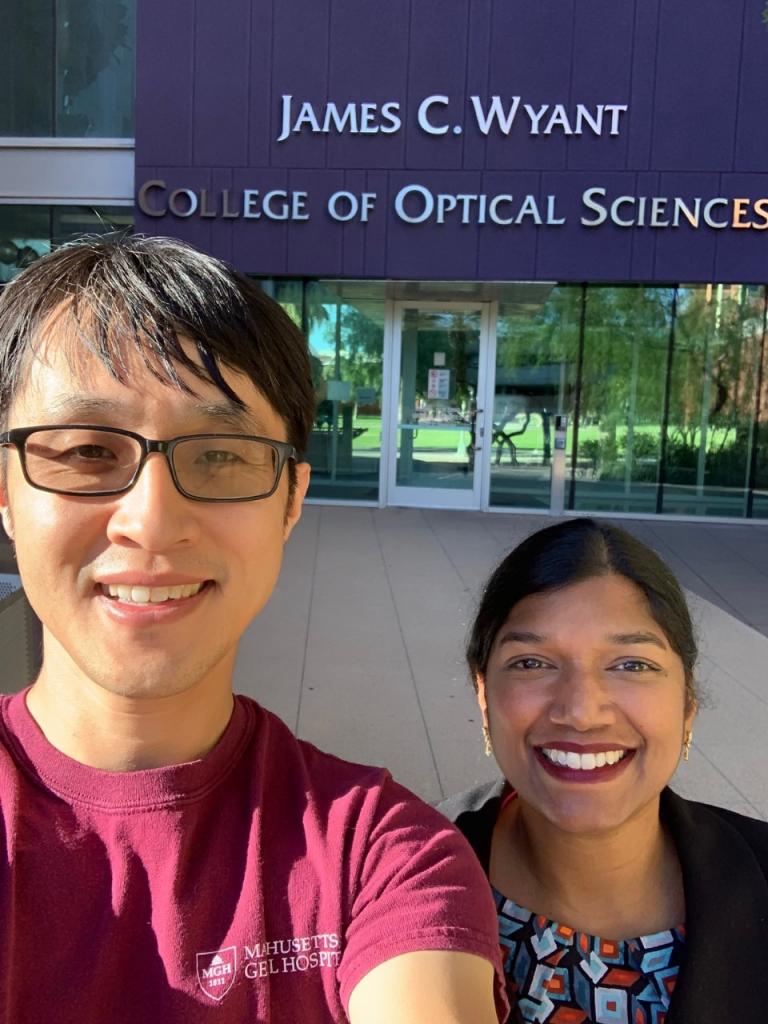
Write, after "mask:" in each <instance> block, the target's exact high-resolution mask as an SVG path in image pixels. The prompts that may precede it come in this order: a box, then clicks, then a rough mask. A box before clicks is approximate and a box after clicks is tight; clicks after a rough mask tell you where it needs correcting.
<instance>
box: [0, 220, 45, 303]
mask: <svg viewBox="0 0 768 1024" xmlns="http://www.w3.org/2000/svg"><path fill="white" fill-rule="evenodd" d="M50 246H51V215H50V207H48V206H0V285H2V284H6V283H7V282H8V281H10V280H12V279H13V278H14V277H15V276H16V275H17V274H18V273H19V271H21V270H23V269H24V267H28V266H29V264H30V263H33V262H34V261H35V260H36V259H37V258H38V257H39V256H42V255H43V254H44V253H46V252H48V250H49V249H50Z"/></svg>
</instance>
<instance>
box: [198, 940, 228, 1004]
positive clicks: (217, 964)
mask: <svg viewBox="0 0 768 1024" xmlns="http://www.w3.org/2000/svg"><path fill="white" fill-rule="evenodd" d="M236 972H237V946H227V947H226V948H225V949H215V950H213V951H212V952H210V953H198V954H197V980H198V983H199V985H200V988H201V989H202V990H203V992H205V994H206V995H207V996H210V997H211V999H215V1000H216V1001H217V1002H218V1001H220V1000H221V999H223V998H224V996H225V995H226V994H227V992H229V990H230V989H231V988H232V984H233V982H234V980H235V974H236Z"/></svg>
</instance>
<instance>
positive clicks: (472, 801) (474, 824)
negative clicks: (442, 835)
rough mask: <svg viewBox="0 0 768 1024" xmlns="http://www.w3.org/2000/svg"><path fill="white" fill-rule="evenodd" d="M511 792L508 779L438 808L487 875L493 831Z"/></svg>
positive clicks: (469, 791)
mask: <svg viewBox="0 0 768 1024" xmlns="http://www.w3.org/2000/svg"><path fill="white" fill-rule="evenodd" d="M508 790H509V785H508V783H506V782H505V781H504V779H498V780H496V781H495V782H485V783H482V784H481V785H479V786H474V787H473V788H472V789H467V790H465V791H464V792H463V793H457V794H455V795H454V796H449V797H446V799H445V800H442V801H441V802H440V803H439V804H437V810H438V811H440V813H441V814H444V815H445V817H446V818H448V819H449V821H452V822H453V823H454V825H455V826H456V828H458V830H459V831H460V832H461V833H462V834H463V835H464V837H465V839H467V841H468V842H469V845H470V846H471V847H472V849H473V850H474V851H475V853H476V854H477V858H478V860H479V861H480V863H481V864H482V865H483V868H484V869H485V871H486V872H487V871H488V863H489V860H490V851H491V837H492V836H493V827H494V825H495V824H496V818H497V817H498V815H499V809H500V807H501V802H502V799H503V797H504V795H505V793H506V792H507V791H508Z"/></svg>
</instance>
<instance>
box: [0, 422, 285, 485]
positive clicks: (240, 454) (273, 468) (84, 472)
mask: <svg viewBox="0 0 768 1024" xmlns="http://www.w3.org/2000/svg"><path fill="white" fill-rule="evenodd" d="M0 446H2V447H11V446H12V447H15V448H17V449H18V452H19V457H20V459H21V468H22V472H23V473H24V477H25V479H26V481H27V483H29V484H31V485H32V487H36V488H38V490H41V491H51V492H52V493H53V494H72V495H81V496H85V497H91V498H100V497H106V496H108V495H111V494H122V493H123V492H124V491H127V490H130V488H131V487H133V485H134V484H135V483H136V480H137V479H138V476H139V473H140V472H141V468H142V466H143V465H144V463H145V461H146V459H147V456H148V455H151V454H152V453H153V452H159V453H160V454H161V455H164V456H165V458H166V459H167V461H168V466H169V468H170V471H171V476H172V477H173V482H174V484H175V485H176V489H177V490H178V491H179V493H181V494H183V495H184V497H185V498H191V499H192V500H193V501H257V500H258V499H259V498H268V497H269V496H270V495H271V494H274V493H275V491H276V490H277V485H278V484H279V482H280V474H281V473H282V471H283V466H284V465H285V463H286V461H287V460H288V459H294V460H296V459H297V458H298V455H297V452H296V449H295V448H294V447H293V445H290V444H287V443H286V442H285V441H273V440H272V439H271V438H268V437H249V436H244V435H240V434H188V435H185V436H183V437H172V438H170V439H169V440H167V441H153V440H150V439H149V438H147V437H142V436H141V434H135V433H133V431H131V430H119V429H117V428H114V429H112V428H108V427H90V426H83V425H81V424H73V425H72V426H64V427H63V426H41V427H20V428H19V429H17V430H8V431H6V432H5V433H0Z"/></svg>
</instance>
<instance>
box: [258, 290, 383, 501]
mask: <svg viewBox="0 0 768 1024" xmlns="http://www.w3.org/2000/svg"><path fill="white" fill-rule="evenodd" d="M267 290H269V291H271V292H272V293H273V294H274V296H275V298H276V299H277V301H278V302H279V303H280V304H281V305H282V306H283V308H284V309H285V310H286V312H287V313H288V314H289V316H291V317H292V318H293V320H294V321H295V322H296V323H297V324H298V325H299V326H301V327H302V329H303V330H304V331H305V333H306V334H307V337H308V339H309V354H310V361H311V365H312V378H313V382H314V387H315V395H316V401H317V407H316V410H315V425H314V429H313V430H312V434H311V436H310V439H309V446H308V448H307V452H306V458H307V461H308V462H309V463H310V464H311V466H312V479H311V482H310V487H309V497H310V498H325V499H339V500H344V501H377V500H378V497H379V464H380V461H381V399H382V373H383V358H384V285H383V282H378V281H376V282H345V281H327V282H323V281H311V282H302V281H279V282H270V284H269V287H268V289H267Z"/></svg>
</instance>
